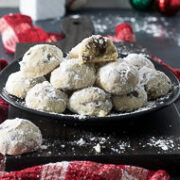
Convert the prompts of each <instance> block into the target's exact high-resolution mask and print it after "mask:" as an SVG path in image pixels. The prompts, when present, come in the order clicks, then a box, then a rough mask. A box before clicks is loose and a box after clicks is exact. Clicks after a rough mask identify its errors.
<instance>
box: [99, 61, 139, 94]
mask: <svg viewBox="0 0 180 180" xmlns="http://www.w3.org/2000/svg"><path fill="white" fill-rule="evenodd" d="M138 81H139V73H138V71H137V69H136V68H135V67H134V66H133V65H130V64H128V63H125V62H122V60H120V59H118V61H116V62H112V63H109V64H107V65H105V66H103V67H101V68H100V69H99V70H98V73H97V85H98V86H99V87H101V88H102V89H104V90H105V91H107V92H109V93H111V94H114V95H124V94H128V93H130V92H131V91H132V90H133V89H134V88H135V86H136V85H137V83H138Z"/></svg>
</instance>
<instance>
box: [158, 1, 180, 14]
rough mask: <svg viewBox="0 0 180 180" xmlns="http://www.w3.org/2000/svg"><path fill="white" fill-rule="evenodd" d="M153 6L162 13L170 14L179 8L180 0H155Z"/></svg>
mask: <svg viewBox="0 0 180 180" xmlns="http://www.w3.org/2000/svg"><path fill="white" fill-rule="evenodd" d="M155 6H156V8H157V9H158V11H160V12H161V13H162V14H164V15H167V16H171V15H175V14H176V13H177V12H178V11H179V10H180V0H156V1H155Z"/></svg>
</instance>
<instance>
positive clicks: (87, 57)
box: [82, 55, 90, 61]
mask: <svg viewBox="0 0 180 180" xmlns="http://www.w3.org/2000/svg"><path fill="white" fill-rule="evenodd" d="M82 58H83V60H85V61H90V57H89V56H85V55H83V56H82Z"/></svg>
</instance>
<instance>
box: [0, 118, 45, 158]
mask: <svg viewBox="0 0 180 180" xmlns="http://www.w3.org/2000/svg"><path fill="white" fill-rule="evenodd" d="M0 137H1V138H0V153H1V154H3V155H6V154H8V155H18V154H23V153H27V152H32V151H35V150H37V149H39V148H40V146H41V144H42V135H41V131H40V130H39V128H38V127H37V126H36V125H34V124H33V123H32V122H30V121H28V120H25V119H19V118H16V119H12V120H9V119H8V120H6V121H5V122H3V123H2V124H1V125H0Z"/></svg>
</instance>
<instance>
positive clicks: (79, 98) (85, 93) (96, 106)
mask: <svg viewBox="0 0 180 180" xmlns="http://www.w3.org/2000/svg"><path fill="white" fill-rule="evenodd" d="M68 107H69V109H70V110H71V111H72V112H75V113H78V114H80V115H88V116H106V115H107V114H108V113H109V112H110V111H111V109H112V103H111V100H110V96H109V95H108V94H107V93H105V92H104V91H103V90H102V89H100V88H97V87H89V88H85V89H82V90H79V91H76V92H74V93H73V94H72V96H71V97H70V99H69V104H68Z"/></svg>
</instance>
